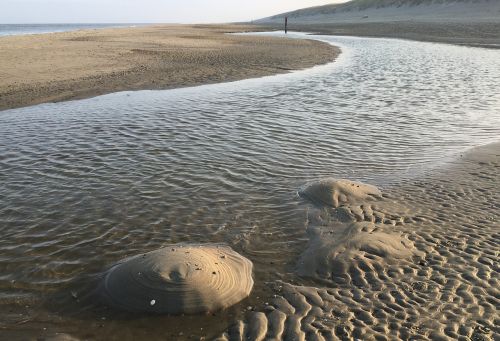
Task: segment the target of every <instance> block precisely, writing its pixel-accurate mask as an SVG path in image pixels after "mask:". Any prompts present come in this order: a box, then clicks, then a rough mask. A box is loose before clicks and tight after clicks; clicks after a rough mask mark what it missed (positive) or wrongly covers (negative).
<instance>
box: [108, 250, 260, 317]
mask: <svg viewBox="0 0 500 341" xmlns="http://www.w3.org/2000/svg"><path fill="white" fill-rule="evenodd" d="M252 287H253V279H252V262H251V261H249V260H248V259H246V258H245V257H243V256H241V255H240V254H238V253H236V252H235V251H233V250H232V249H231V248H230V247H229V246H226V245H221V244H209V245H171V246H168V247H164V248H162V249H159V250H156V251H152V252H149V253H145V254H141V255H138V256H135V257H132V258H129V259H126V260H124V261H123V262H121V263H119V264H117V265H115V266H114V267H113V268H111V269H110V271H109V272H108V273H107V275H106V277H105V281H104V290H105V293H106V296H108V297H109V299H110V300H111V302H112V304H114V305H116V306H118V307H120V308H123V309H125V310H128V311H132V312H151V313H162V314H194V313H208V312H214V311H217V310H219V309H224V308H227V307H229V306H231V305H233V304H235V303H238V302H239V301H241V300H242V299H244V298H245V297H247V296H248V295H249V294H250V291H251V290H252Z"/></svg>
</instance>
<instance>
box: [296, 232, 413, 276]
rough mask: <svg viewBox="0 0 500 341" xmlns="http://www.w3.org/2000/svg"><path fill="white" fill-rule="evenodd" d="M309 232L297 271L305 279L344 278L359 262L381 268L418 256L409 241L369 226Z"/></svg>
mask: <svg viewBox="0 0 500 341" xmlns="http://www.w3.org/2000/svg"><path fill="white" fill-rule="evenodd" d="M308 232H309V233H310V234H312V236H311V241H310V243H309V247H308V249H307V250H306V251H305V252H304V254H303V255H302V257H301V259H300V261H299V269H298V272H299V274H300V275H301V276H306V277H313V278H320V279H326V280H329V279H331V278H332V277H337V276H344V275H346V274H347V272H348V270H349V269H350V268H351V267H352V266H356V267H357V266H358V263H359V262H363V263H365V264H370V263H379V265H380V266H382V267H384V266H383V263H382V262H386V261H389V260H392V261H396V260H400V259H405V258H408V257H411V256H412V255H420V254H421V252H419V251H418V250H416V248H415V246H414V244H413V243H412V242H411V241H410V240H409V239H407V238H405V237H404V236H402V235H401V234H399V233H395V232H392V231H390V230H387V229H386V227H385V226H380V225H375V224H372V223H366V222H362V223H352V224H339V225H337V226H333V227H318V228H315V229H312V228H311V229H309V230H308ZM367 256H368V257H367ZM365 268H366V266H365Z"/></svg>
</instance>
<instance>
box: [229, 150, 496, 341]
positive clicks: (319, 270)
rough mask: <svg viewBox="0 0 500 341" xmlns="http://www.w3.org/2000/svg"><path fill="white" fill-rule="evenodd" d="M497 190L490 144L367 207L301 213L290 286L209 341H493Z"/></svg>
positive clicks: (281, 284) (281, 285)
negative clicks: (302, 240)
mask: <svg viewBox="0 0 500 341" xmlns="http://www.w3.org/2000/svg"><path fill="white" fill-rule="evenodd" d="M499 183H500V144H493V145H488V146H485V147H480V148H477V149H474V150H472V151H471V152H470V153H468V154H467V155H465V156H463V157H460V159H458V160H457V161H455V162H453V163H452V164H450V165H449V167H448V168H446V169H442V170H438V171H436V172H435V173H433V174H430V175H428V176H426V177H425V178H422V179H419V180H416V181H414V182H412V183H408V184H404V185H402V186H401V187H398V188H392V189H388V190H387V191H386V193H384V195H383V198H381V199H380V200H378V201H376V202H373V201H370V202H367V203H359V202H355V203H350V202H346V203H345V204H344V205H343V206H340V207H338V208H332V207H328V206H327V207H318V206H312V207H311V208H310V210H311V211H310V212H309V219H308V220H309V222H308V226H307V227H306V231H305V233H306V234H308V235H309V237H310V243H309V247H308V248H307V249H306V250H305V251H303V252H302V255H300V256H299V257H298V259H297V268H298V270H299V273H300V274H301V275H302V277H303V280H302V281H301V283H293V284H292V283H287V282H285V281H277V282H275V283H270V286H271V287H272V290H273V292H274V298H271V299H270V301H269V302H268V304H266V305H263V306H261V307H257V309H255V311H253V312H249V313H248V314H247V316H246V318H245V319H244V320H242V321H239V322H237V323H236V324H234V325H233V326H232V327H230V328H229V329H228V331H227V332H226V333H224V335H222V336H221V337H220V338H219V340H228V339H229V340H264V339H266V340H281V339H284V340H352V339H359V340H394V339H403V340H464V341H465V340H498V339H499V337H500V330H499V328H498V326H499V325H500V321H499V318H500V317H499V315H498V307H499V306H500V301H499V299H498V297H499V295H500V289H499V288H500V283H499V282H500V276H499V268H498V259H499V254H500V246H499V244H498V241H499V239H500V222H499V218H500V215H499V209H500V204H499V203H500V189H499V187H498V184H499ZM339 210H340V212H339ZM388 211H390V212H392V213H390V214H388V213H387V212H388ZM360 238H361V239H360Z"/></svg>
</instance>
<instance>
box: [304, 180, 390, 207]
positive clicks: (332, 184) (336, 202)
mask: <svg viewBox="0 0 500 341" xmlns="http://www.w3.org/2000/svg"><path fill="white" fill-rule="evenodd" d="M299 194H300V195H302V196H304V197H307V198H309V199H310V200H312V201H313V202H316V203H319V204H323V205H327V206H331V207H339V206H340V205H342V204H348V203H349V204H354V203H356V202H363V201H365V202H366V201H369V200H371V199H372V198H377V197H380V196H381V195H382V193H381V192H380V191H379V190H378V188H377V187H375V186H371V185H366V184H362V183H359V182H354V181H349V180H343V179H340V180H336V179H323V180H320V181H318V182H315V183H312V184H310V185H308V186H306V187H305V188H304V189H303V190H302V191H300V192H299Z"/></svg>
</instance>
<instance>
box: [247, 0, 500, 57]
mask: <svg viewBox="0 0 500 341" xmlns="http://www.w3.org/2000/svg"><path fill="white" fill-rule="evenodd" d="M285 17H288V24H289V29H290V30H297V31H306V32H315V33H320V34H334V35H354V36H367V37H393V38H403V39H412V40H420V41H431V42H441V43H451V44H457V45H468V46H478V47H486V48H500V2H499V1H495V0H418V1H417V0H353V1H349V2H347V3H343V4H332V5H325V6H317V7H310V8H304V9H299V10H296V11H292V12H287V13H281V14H277V15H274V16H271V17H267V18H262V19H260V20H257V21H254V23H255V24H258V25H264V26H265V27H267V28H268V29H271V28H272V29H282V27H283V22H284V18H285Z"/></svg>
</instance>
